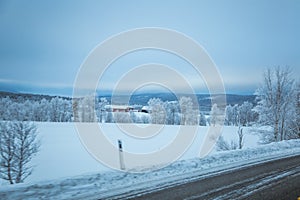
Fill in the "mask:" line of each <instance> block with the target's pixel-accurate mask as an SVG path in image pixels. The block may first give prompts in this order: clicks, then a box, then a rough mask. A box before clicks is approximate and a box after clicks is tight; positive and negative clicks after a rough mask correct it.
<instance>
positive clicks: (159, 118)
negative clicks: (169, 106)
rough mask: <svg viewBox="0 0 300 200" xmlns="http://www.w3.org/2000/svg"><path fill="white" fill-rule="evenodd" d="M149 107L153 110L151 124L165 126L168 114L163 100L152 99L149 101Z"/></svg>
mask: <svg viewBox="0 0 300 200" xmlns="http://www.w3.org/2000/svg"><path fill="white" fill-rule="evenodd" d="M148 105H149V107H150V109H151V113H150V115H151V123H152V124H164V123H165V120H166V112H165V108H164V104H163V102H162V100H161V99H160V98H151V99H150V100H149V101H148Z"/></svg>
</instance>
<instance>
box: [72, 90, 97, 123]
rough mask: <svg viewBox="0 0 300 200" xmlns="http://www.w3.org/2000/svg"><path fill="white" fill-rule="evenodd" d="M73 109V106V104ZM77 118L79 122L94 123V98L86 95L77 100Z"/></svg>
mask: <svg viewBox="0 0 300 200" xmlns="http://www.w3.org/2000/svg"><path fill="white" fill-rule="evenodd" d="M73 108H74V104H73ZM78 116H79V121H80V122H96V118H97V117H96V111H95V96H94V95H88V96H85V97H83V98H81V99H80V100H79V103H78Z"/></svg>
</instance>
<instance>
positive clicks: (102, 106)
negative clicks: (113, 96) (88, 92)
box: [96, 97, 108, 123]
mask: <svg viewBox="0 0 300 200" xmlns="http://www.w3.org/2000/svg"><path fill="white" fill-rule="evenodd" d="M107 105H108V101H107V99H106V98H104V97H101V98H100V99H99V100H98V104H97V107H96V109H97V117H98V120H99V122H101V123H103V122H105V121H106V119H105V117H106V116H107V112H106V106H107Z"/></svg>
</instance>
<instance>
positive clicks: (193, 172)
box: [0, 140, 300, 199]
mask: <svg viewBox="0 0 300 200" xmlns="http://www.w3.org/2000/svg"><path fill="white" fill-rule="evenodd" d="M299 154H300V140H290V141H283V142H278V143H272V144H268V145H264V146H258V147H255V148H247V149H244V150H235V151H227V152H217V153H214V154H212V155H209V156H207V157H205V158H202V159H200V158H193V159H185V160H179V161H177V162H175V163H173V164H171V165H169V166H167V167H165V168H163V169H159V170H154V171H152V172H148V173H141V174H133V173H123V172H116V171H108V172H101V173H94V174H89V175H88V174H86V175H81V176H76V177H71V178H63V179H57V180H52V181H44V182H37V183H35V184H19V185H15V186H2V187H1V189H0V198H1V199H83V198H84V199H100V198H107V197H110V196H113V195H120V196H119V197H122V193H128V192H130V193H133V194H134V192H135V191H137V190H144V191H149V190H155V189H156V188H163V187H166V186H167V185H169V184H179V183H183V182H187V181H190V180H192V179H193V178H195V177H199V176H207V175H209V174H210V173H212V172H218V171H222V170H228V169H232V168H239V167H242V166H244V165H246V164H249V163H258V162H262V161H265V160H270V159H274V158H279V157H286V156H291V155H299Z"/></svg>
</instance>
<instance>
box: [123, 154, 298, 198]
mask: <svg viewBox="0 0 300 200" xmlns="http://www.w3.org/2000/svg"><path fill="white" fill-rule="evenodd" d="M298 197H300V156H294V157H290V158H282V159H279V160H273V161H269V162H266V163H261V164H256V165H253V166H250V167H245V168H242V169H238V170H234V171H229V172H224V173H220V174H218V175H213V176H210V177H208V178H201V177H200V178H199V179H198V180H196V181H193V182H188V183H185V184H182V185H177V186H173V187H169V188H166V189H162V190H159V191H154V192H151V193H146V194H143V193H142V194H139V195H138V196H137V195H135V196H131V197H130V196H128V199H153V200H154V199H155V200H158V199H186V200H190V199H222V200H223V199H251V200H253V199H272V200H274V199H276V200H279V199H291V200H297V198H298Z"/></svg>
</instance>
